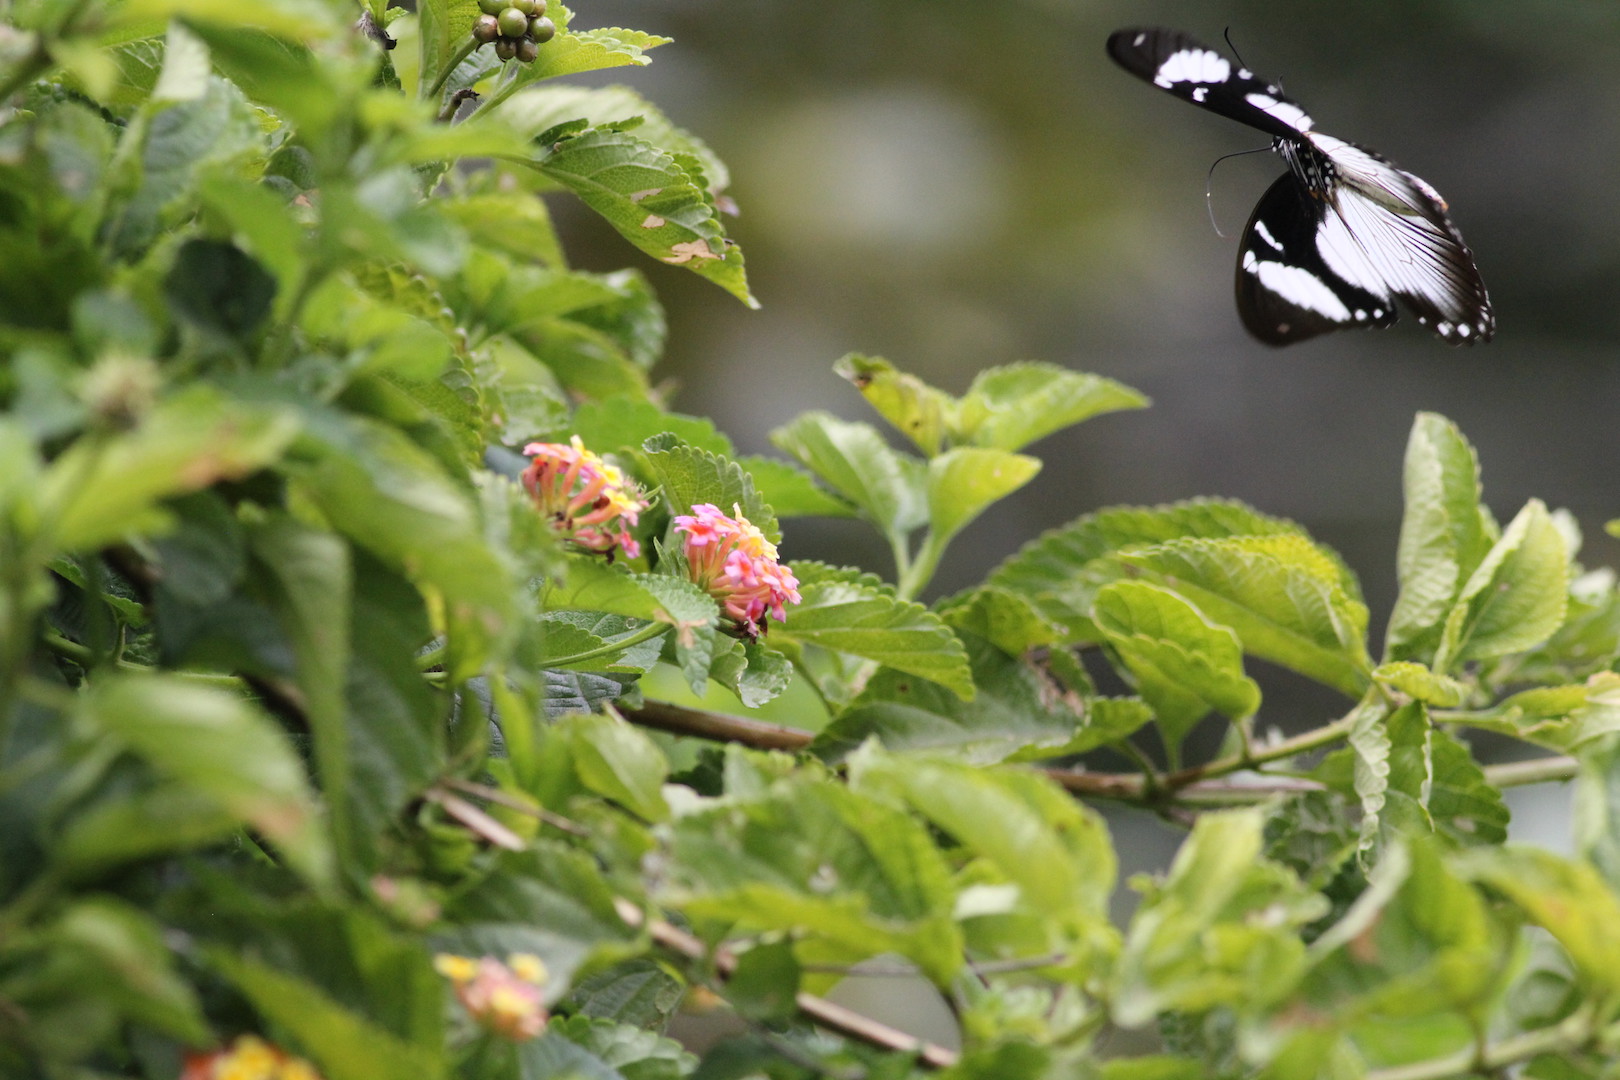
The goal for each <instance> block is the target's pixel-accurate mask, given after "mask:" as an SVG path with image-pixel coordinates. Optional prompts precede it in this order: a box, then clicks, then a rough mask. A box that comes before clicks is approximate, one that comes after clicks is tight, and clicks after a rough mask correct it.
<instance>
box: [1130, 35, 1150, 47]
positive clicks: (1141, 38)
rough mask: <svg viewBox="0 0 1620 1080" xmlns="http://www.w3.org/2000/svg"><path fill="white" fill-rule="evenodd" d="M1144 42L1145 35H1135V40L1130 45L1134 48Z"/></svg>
mask: <svg viewBox="0 0 1620 1080" xmlns="http://www.w3.org/2000/svg"><path fill="white" fill-rule="evenodd" d="M1146 40H1147V35H1146V34H1137V35H1136V40H1135V41H1133V42H1131V44H1132V45H1136V46H1140V45H1141V44H1142V42H1144V41H1146Z"/></svg>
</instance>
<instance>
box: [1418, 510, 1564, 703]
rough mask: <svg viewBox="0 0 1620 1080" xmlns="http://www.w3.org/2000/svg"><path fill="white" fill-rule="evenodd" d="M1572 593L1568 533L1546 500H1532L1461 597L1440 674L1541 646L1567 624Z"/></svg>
mask: <svg viewBox="0 0 1620 1080" xmlns="http://www.w3.org/2000/svg"><path fill="white" fill-rule="evenodd" d="M1568 595H1569V554H1568V552H1567V550H1566V549H1565V546H1564V537H1563V534H1562V533H1561V532H1559V530H1558V527H1557V526H1556V525H1555V524H1554V523H1553V520H1552V518H1551V516H1550V515H1549V514H1548V513H1547V508H1546V507H1545V506H1543V505H1542V503H1541V501H1540V500H1538V499H1531V500H1530V501H1529V502H1528V503H1526V504H1525V507H1524V509H1523V510H1521V511H1519V514H1518V516H1517V517H1515V518H1514V519H1513V520H1512V521H1511V522H1509V523H1508V527H1507V528H1506V529H1504V530H1503V532H1502V536H1501V539H1499V540H1498V541H1497V542H1496V543H1495V545H1493V546H1492V548H1491V550H1490V551H1489V552H1488V553H1487V554H1486V556H1485V558H1484V559H1483V560H1482V561H1481V562H1480V564H1479V565H1478V566H1477V567H1476V568H1475V569H1474V572H1473V573H1472V574H1471V575H1469V577H1468V581H1467V582H1466V584H1464V585H1463V587H1462V591H1461V592H1460V593H1459V594H1458V595H1457V601H1456V603H1455V605H1453V607H1452V608H1451V612H1450V614H1448V615H1447V616H1446V623H1445V629H1444V630H1442V631H1441V634H1440V643H1439V645H1438V646H1437V648H1436V650H1435V658H1434V668H1435V670H1436V671H1442V672H1443V671H1445V670H1447V669H1449V668H1450V667H1452V666H1453V665H1455V664H1458V663H1461V662H1463V661H1465V660H1481V659H1486V658H1489V657H1493V656H1503V655H1505V654H1507V653H1512V652H1519V651H1520V650H1523V649H1528V648H1531V647H1532V646H1535V645H1539V644H1541V643H1542V642H1543V641H1546V640H1547V639H1548V638H1549V637H1551V636H1552V634H1553V631H1555V630H1557V629H1558V627H1559V625H1560V624H1561V623H1562V622H1563V621H1564V607H1565V604H1566V603H1567V601H1568Z"/></svg>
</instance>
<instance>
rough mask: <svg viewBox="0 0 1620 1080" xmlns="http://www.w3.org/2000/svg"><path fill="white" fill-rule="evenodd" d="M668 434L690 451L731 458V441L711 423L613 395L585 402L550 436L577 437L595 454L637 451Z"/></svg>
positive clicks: (644, 402)
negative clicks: (658, 436) (654, 439)
mask: <svg viewBox="0 0 1620 1080" xmlns="http://www.w3.org/2000/svg"><path fill="white" fill-rule="evenodd" d="M665 432H668V433H670V434H672V435H674V436H675V437H676V438H678V439H680V441H681V442H682V443H685V444H686V446H687V447H688V448H689V449H692V450H701V451H707V452H708V453H711V454H717V455H722V456H725V457H734V456H735V451H734V450H733V447H732V445H731V440H730V439H729V438H727V437H726V436H725V435H724V434H723V433H722V432H720V431H719V430H718V429H717V428H716V427H715V426H714V421H712V420H708V419H705V418H704V417H701V416H687V415H685V414H683V413H675V412H669V411H667V410H665V409H661V408H659V407H658V406H657V405H655V404H653V403H652V402H650V401H644V400H641V399H637V398H632V397H629V396H627V395H622V394H621V395H615V396H613V397H608V398H603V399H602V400H600V401H587V402H584V403H583V404H581V405H580V406H579V408H578V409H576V410H574V415H573V419H572V422H571V423H570V424H569V426H568V427H567V428H566V429H564V430H559V431H554V432H551V433H550V437H551V438H554V439H556V441H558V442H566V441H567V438H566V437H567V436H568V435H578V436H579V437H580V438H581V439H583V440H584V441H585V445H586V446H588V447H589V448H591V449H592V450H594V451H596V452H597V453H599V454H601V453H611V452H614V451H626V450H628V451H639V450H640V449H641V446H642V444H643V443H645V442H646V441H647V440H649V439H651V438H653V437H654V436H656V435H662V434H664V433H665Z"/></svg>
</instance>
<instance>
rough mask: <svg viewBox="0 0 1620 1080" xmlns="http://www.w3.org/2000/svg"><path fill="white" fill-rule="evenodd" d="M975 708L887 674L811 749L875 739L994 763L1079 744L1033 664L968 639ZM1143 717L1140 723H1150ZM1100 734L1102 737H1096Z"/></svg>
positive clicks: (837, 751)
mask: <svg viewBox="0 0 1620 1080" xmlns="http://www.w3.org/2000/svg"><path fill="white" fill-rule="evenodd" d="M969 640H970V642H971V649H970V652H969V653H968V656H969V658H970V659H971V661H972V673H971V675H972V679H973V683H974V685H976V686H977V687H978V693H977V694H976V695H975V696H974V698H973V700H972V701H971V702H968V701H964V700H963V699H962V698H960V697H958V696H957V695H956V694H955V693H953V692H951V691H950V690H948V689H946V688H945V687H943V686H941V685H940V684H938V683H935V682H928V681H923V680H918V679H916V678H914V677H912V676H910V675H906V674H903V673H901V672H898V671H895V670H892V669H887V670H881V671H879V672H878V673H877V674H876V675H874V676H873V677H872V678H871V679H870V680H869V681H868V682H867V684H866V686H865V688H864V689H863V690H862V691H861V693H860V695H859V696H858V697H857V698H856V699H855V700H854V701H853V702H852V703H851V704H850V706H849V707H848V708H847V709H845V710H844V711H843V712H842V713H840V714H839V715H838V717H837V718H836V719H835V720H833V722H832V723H831V724H829V725H828V726H827V727H826V728H825V729H823V731H822V732H821V733H820V734H819V735H818V736H817V737H816V740H815V743H814V744H813V745H812V750H813V751H814V752H815V753H817V754H818V755H820V756H821V757H823V758H825V759H828V760H838V759H842V758H844V757H845V756H847V755H848V754H850V753H852V752H853V751H854V750H855V749H856V748H857V747H858V746H860V745H861V744H862V743H864V742H865V741H866V740H867V739H868V738H871V737H873V736H875V737H877V738H878V739H880V740H881V741H882V743H883V745H884V746H885V747H887V748H888V749H889V750H891V751H895V752H900V751H915V750H934V751H949V752H950V753H952V754H953V755H955V756H957V757H960V758H961V759H962V760H964V761H971V762H975V763H990V762H995V761H1000V760H1002V759H1004V758H1006V757H1008V756H1010V755H1013V754H1017V753H1040V752H1041V751H1046V752H1050V753H1057V752H1059V748H1060V747H1063V746H1067V745H1068V744H1070V743H1071V742H1072V741H1074V740H1075V739H1076V738H1078V737H1081V736H1079V735H1077V731H1076V729H1077V728H1079V729H1080V731H1081V732H1084V731H1086V728H1084V727H1082V726H1081V725H1082V723H1083V721H1082V718H1081V717H1080V716H1078V715H1077V714H1076V713H1075V711H1074V709H1073V708H1072V707H1071V706H1070V705H1069V703H1067V702H1065V701H1064V700H1062V699H1061V698H1058V699H1057V700H1054V697H1055V695H1054V694H1053V692H1052V686H1051V684H1050V683H1049V682H1047V681H1046V680H1044V679H1043V678H1042V677H1041V676H1040V674H1039V673H1038V672H1036V671H1035V670H1034V669H1033V668H1031V667H1030V666H1029V665H1027V664H1025V663H1023V662H1021V661H1019V660H1016V659H1014V658H1012V657H1010V656H1008V655H1006V654H1005V653H1003V652H1001V651H999V650H998V649H996V648H994V647H992V646H990V645H988V644H987V643H986V642H984V641H983V640H982V639H969ZM1146 719H1147V716H1146V714H1145V711H1144V714H1143V716H1142V717H1141V721H1138V726H1140V723H1141V722H1142V721H1145V720H1146ZM1093 734H1095V732H1093Z"/></svg>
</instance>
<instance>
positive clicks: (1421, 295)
mask: <svg viewBox="0 0 1620 1080" xmlns="http://www.w3.org/2000/svg"><path fill="white" fill-rule="evenodd" d="M1108 54H1109V55H1110V56H1111V57H1113V58H1114V60H1115V61H1116V62H1117V63H1119V64H1120V66H1122V67H1124V68H1125V69H1126V70H1127V71H1129V72H1131V73H1132V74H1134V75H1137V76H1139V77H1141V78H1143V79H1145V80H1147V81H1148V82H1150V83H1153V84H1154V85H1155V86H1158V87H1160V88H1161V89H1163V90H1165V91H1168V92H1169V93H1172V94H1175V95H1176V96H1177V97H1179V98H1182V99H1184V100H1187V101H1191V102H1192V103H1193V104H1195V105H1199V106H1201V107H1203V108H1206V109H1209V110H1210V111H1212V112H1217V113H1220V114H1221V115H1223V116H1227V117H1230V118H1232V119H1234V120H1238V121H1240V122H1242V123H1245V124H1248V125H1249V126H1250V127H1254V128H1258V129H1259V130H1261V131H1264V132H1266V133H1267V134H1269V135H1271V136H1272V140H1273V141H1272V148H1273V149H1274V150H1276V151H1277V152H1278V153H1279V154H1281V155H1282V157H1283V158H1284V160H1286V161H1287V162H1288V166H1289V171H1288V172H1287V173H1286V174H1285V175H1283V176H1282V177H1280V178H1279V179H1278V180H1277V182H1276V183H1274V184H1272V185H1271V188H1270V189H1269V190H1267V192H1266V194H1265V195H1264V196H1263V197H1262V198H1261V200H1260V203H1259V205H1258V206H1256V207H1255V210H1254V214H1253V216H1251V217H1250V219H1249V225H1248V228H1246V229H1245V230H1244V233H1243V243H1242V250H1241V253H1240V254H1239V257H1238V269H1237V301H1238V314H1239V315H1240V316H1241V317H1242V319H1243V324H1244V326H1246V327H1247V328H1248V329H1249V331H1250V332H1251V333H1253V334H1254V335H1255V336H1256V337H1258V338H1259V339H1260V340H1261V341H1265V342H1268V343H1270V344H1273V345H1286V344H1290V343H1292V342H1295V341H1302V340H1304V339H1306V338H1310V337H1315V336H1316V335H1318V334H1323V333H1327V332H1328V331H1330V330H1338V329H1341V328H1344V327H1350V326H1369V327H1370V326H1388V325H1390V324H1391V323H1393V322H1395V318H1396V314H1395V307H1396V301H1397V300H1398V301H1399V302H1400V303H1401V304H1403V305H1405V306H1407V307H1409V308H1411V310H1412V311H1413V312H1414V313H1415V314H1416V315H1417V317H1418V321H1419V322H1421V323H1423V324H1425V325H1426V326H1428V327H1430V329H1432V330H1433V331H1434V332H1435V333H1436V334H1438V335H1439V336H1440V337H1441V338H1442V339H1443V340H1445V341H1447V342H1450V343H1452V344H1469V343H1472V342H1475V341H1489V340H1490V339H1491V336H1492V335H1493V334H1494V333H1495V330H1496V320H1495V316H1494V315H1493V314H1492V312H1491V303H1490V298H1489V296H1488V295H1487V294H1486V292H1485V283H1484V281H1483V280H1482V279H1481V278H1480V276H1479V269H1478V268H1477V267H1476V266H1475V265H1474V259H1473V255H1472V254H1471V253H1470V252H1469V250H1468V247H1467V245H1466V244H1464V243H1463V239H1462V234H1460V233H1459V232H1458V231H1457V227H1456V226H1455V225H1453V224H1452V223H1451V219H1450V218H1449V217H1448V216H1447V214H1446V204H1445V201H1444V200H1443V199H1441V198H1440V195H1439V193H1438V192H1436V191H1435V190H1434V188H1432V187H1430V186H1429V184H1427V183H1426V182H1424V181H1423V180H1421V179H1420V178H1418V177H1416V176H1414V175H1413V174H1411V173H1409V172H1405V171H1404V170H1402V169H1399V168H1397V167H1396V166H1395V165H1393V164H1392V163H1390V162H1389V161H1386V160H1385V159H1384V158H1382V157H1379V156H1378V155H1377V154H1375V153H1373V152H1372V151H1370V150H1367V149H1365V148H1364V147H1360V146H1356V145H1354V144H1353V143H1347V142H1344V141H1343V140H1341V139H1335V138H1333V137H1332V136H1328V135H1322V134H1319V133H1318V132H1316V131H1314V130H1312V123H1311V119H1310V117H1309V116H1307V115H1306V114H1305V111H1304V110H1303V109H1301V108H1300V107H1299V105H1298V104H1296V103H1295V102H1293V101H1290V100H1289V99H1288V98H1287V97H1285V96H1284V95H1283V93H1282V91H1281V89H1280V88H1279V87H1278V86H1277V85H1276V84H1274V83H1268V82H1266V81H1265V80H1263V79H1261V78H1259V77H1257V76H1256V75H1255V74H1254V73H1253V72H1250V71H1247V70H1244V69H1243V68H1241V67H1239V66H1237V65H1235V64H1233V63H1232V62H1231V61H1229V60H1227V59H1226V57H1224V56H1222V55H1221V54H1220V53H1219V52H1216V51H1215V50H1214V49H1210V48H1208V47H1207V46H1204V45H1202V44H1200V43H1199V42H1197V41H1195V40H1194V39H1192V38H1190V37H1188V36H1187V35H1186V34H1183V33H1180V32H1178V31H1175V30H1166V29H1136V30H1121V31H1118V32H1117V33H1115V34H1112V35H1111V36H1110V37H1109V39H1108Z"/></svg>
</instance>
